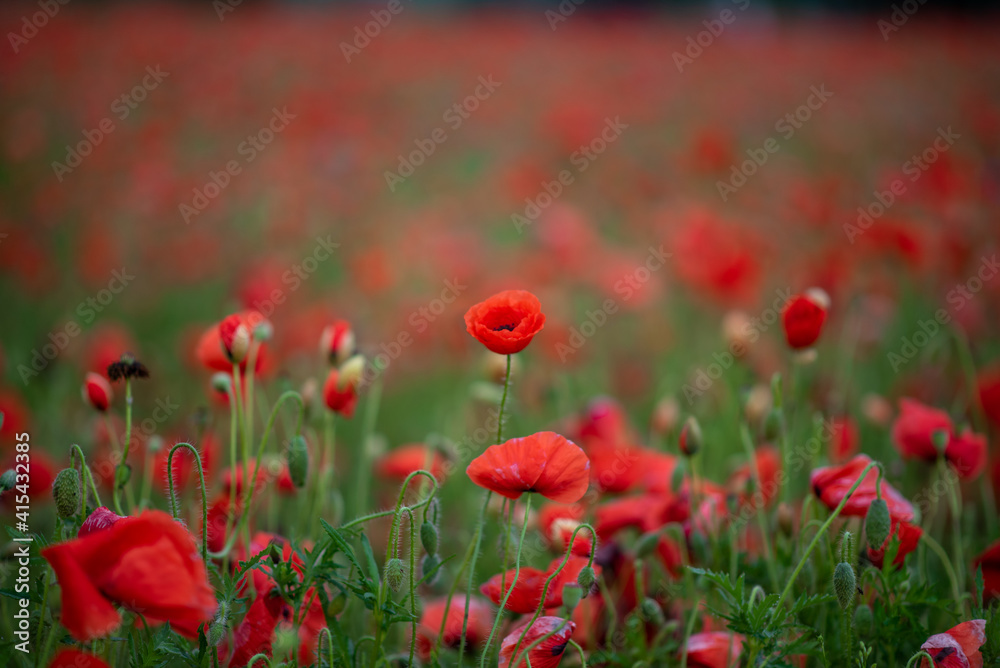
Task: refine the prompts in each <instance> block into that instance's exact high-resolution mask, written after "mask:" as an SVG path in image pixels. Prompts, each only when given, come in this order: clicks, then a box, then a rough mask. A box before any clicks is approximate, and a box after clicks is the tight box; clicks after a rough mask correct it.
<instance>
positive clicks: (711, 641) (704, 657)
mask: <svg viewBox="0 0 1000 668" xmlns="http://www.w3.org/2000/svg"><path fill="white" fill-rule="evenodd" d="M687 651H688V655H687V665H688V666H689V667H690V668H732V667H733V666H738V665H739V663H740V652H742V651H743V636H741V635H739V634H738V633H726V632H724V631H708V632H704V633H695V634H694V635H692V636H691V637H690V638H688V642H687Z"/></svg>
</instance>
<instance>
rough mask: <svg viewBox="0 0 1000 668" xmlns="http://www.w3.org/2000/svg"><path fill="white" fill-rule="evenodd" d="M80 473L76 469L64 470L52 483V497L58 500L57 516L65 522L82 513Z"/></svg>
mask: <svg viewBox="0 0 1000 668" xmlns="http://www.w3.org/2000/svg"><path fill="white" fill-rule="evenodd" d="M82 493H83V492H82V488H81V485H80V472H79V471H77V470H76V469H72V468H70V469H63V470H62V471H60V472H59V473H58V474H56V479H55V481H54V482H53V483H52V497H53V498H54V499H55V500H56V514H58V515H59V517H61V518H62V519H64V520H68V519H71V518H72V517H73V516H75V515H76V514H77V513H78V512H80V495H81V494H82Z"/></svg>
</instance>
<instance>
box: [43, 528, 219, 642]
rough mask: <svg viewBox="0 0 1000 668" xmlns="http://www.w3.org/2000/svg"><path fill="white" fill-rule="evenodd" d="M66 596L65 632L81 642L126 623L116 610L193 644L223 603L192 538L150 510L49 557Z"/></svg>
mask: <svg viewBox="0 0 1000 668" xmlns="http://www.w3.org/2000/svg"><path fill="white" fill-rule="evenodd" d="M42 556H44V557H45V558H46V559H47V560H48V562H49V564H51V565H52V569H53V570H54V571H55V573H56V578H57V579H58V581H59V585H60V587H61V588H62V615H61V621H62V624H63V626H65V627H66V629H67V630H68V631H69V632H70V634H72V636H73V637H74V638H76V639H77V640H80V641H81V642H86V641H88V640H93V639H94V638H100V637H103V636H105V635H107V634H109V633H111V632H112V631H114V630H115V629H116V628H117V627H118V625H119V623H121V615H119V613H118V610H117V609H116V608H115V606H116V605H121V606H124V607H125V608H127V609H129V610H132V611H134V612H138V613H141V614H142V615H143V616H144V617H145V618H146V620H147V621H150V622H170V625H171V627H172V628H173V629H174V630H175V631H177V633H180V634H181V635H183V636H185V637H187V638H197V637H198V627H199V626H200V625H201V624H203V623H204V622H207V621H209V620H210V619H212V616H213V615H214V614H215V609H216V601H215V594H214V592H213V591H212V587H211V586H210V585H209V583H208V573H207V571H206V569H205V563H204V562H202V560H201V557H200V555H199V553H198V548H197V547H196V545H195V542H194V539H193V538H192V537H191V534H189V533H188V532H187V531H186V530H185V529H184V527H182V526H181V525H180V524H179V523H178V522H176V521H174V519H173V518H172V517H170V515H168V514H167V513H164V512H160V511H157V510H147V511H145V512H144V513H143V514H142V515H139V516H138V517H134V518H128V519H125V520H118V521H116V522H114V523H113V524H112V526H110V527H108V528H106V529H103V530H99V531H92V532H90V533H88V534H87V535H85V536H84V537H82V538H75V539H73V540H70V541H66V542H64V543H57V544H55V545H51V546H49V547H47V548H45V549H44V550H42Z"/></svg>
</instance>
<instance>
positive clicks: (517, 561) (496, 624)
mask: <svg viewBox="0 0 1000 668" xmlns="http://www.w3.org/2000/svg"><path fill="white" fill-rule="evenodd" d="M507 359H508V360H509V359H510V356H509V355H508V356H507ZM511 503H512V504H513V502H511ZM530 513H531V494H528V497H527V500H526V501H525V502H524V524H522V525H521V539H520V540H519V541H518V543H517V554H516V555H515V556H514V579H513V580H511V581H510V588H509V589H507V591H506V593H505V594H504V597H503V599H501V601H500V609H499V610H498V611H497V616H496V619H495V620H493V628H492V629H491V630H490V635H489V637H488V638H487V639H486V646H485V647H484V648H483V654H482V658H481V659H480V662H479V666H480V668H486V657H488V656H489V654H490V645H491V644H493V636H494V635H496V632H497V629H498V628H500V622H501V621H502V620H503V613H504V611H505V610H506V609H507V600H508V599H510V595H511V594H513V593H514V588H515V587H516V586H517V580H518V578H519V577H520V576H521V548H522V547H523V546H524V536H525V533H526V532H527V530H528V518H529V514H530ZM570 547H571V548H572V543H570ZM501 591H503V590H502V589H501ZM543 595H544V594H543ZM542 603H544V601H542Z"/></svg>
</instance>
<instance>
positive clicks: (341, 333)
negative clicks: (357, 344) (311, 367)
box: [319, 320, 354, 364]
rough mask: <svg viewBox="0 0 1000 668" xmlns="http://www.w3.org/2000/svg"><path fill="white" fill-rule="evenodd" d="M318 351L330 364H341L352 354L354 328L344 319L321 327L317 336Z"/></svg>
mask: <svg viewBox="0 0 1000 668" xmlns="http://www.w3.org/2000/svg"><path fill="white" fill-rule="evenodd" d="M319 352H320V354H321V355H323V356H324V357H326V358H327V359H329V360H330V364H343V363H344V362H346V361H347V358H349V357H350V356H351V355H353V354H354V330H352V329H351V325H350V324H349V323H348V322H347V321H345V320H337V321H336V322H334V323H333V324H331V325H327V326H326V327H324V328H323V333H322V334H320V337H319Z"/></svg>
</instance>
